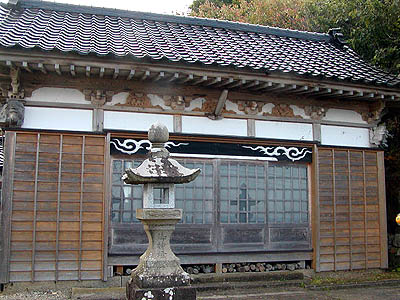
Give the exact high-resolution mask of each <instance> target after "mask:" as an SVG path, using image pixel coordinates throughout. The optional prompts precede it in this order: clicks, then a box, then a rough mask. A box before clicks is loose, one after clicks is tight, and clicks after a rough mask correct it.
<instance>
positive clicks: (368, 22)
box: [304, 0, 400, 73]
mask: <svg viewBox="0 0 400 300" xmlns="http://www.w3.org/2000/svg"><path fill="white" fill-rule="evenodd" d="M305 1H306V3H305V6H304V7H305V10H306V12H305V14H306V15H307V20H308V23H309V28H310V29H311V30H313V31H319V32H327V30H328V29H329V28H332V27H340V28H342V32H343V34H344V36H345V37H347V39H348V42H349V45H350V47H351V48H353V49H354V50H355V51H356V52H357V53H359V54H360V55H361V56H362V57H363V58H364V59H366V60H368V61H370V62H371V63H373V64H376V65H379V66H380V67H382V68H384V69H386V70H387V71H389V72H394V73H399V72H400V0H305Z"/></svg>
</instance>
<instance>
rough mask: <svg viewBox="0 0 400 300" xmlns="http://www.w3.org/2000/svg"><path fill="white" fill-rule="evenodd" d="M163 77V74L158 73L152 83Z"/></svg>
mask: <svg viewBox="0 0 400 300" xmlns="http://www.w3.org/2000/svg"><path fill="white" fill-rule="evenodd" d="M164 77H165V72H162V71H161V72H160V73H158V74H157V75H156V76H155V77H154V78H153V81H159V80H160V79H163V78H164Z"/></svg>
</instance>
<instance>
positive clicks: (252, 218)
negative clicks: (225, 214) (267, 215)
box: [249, 213, 257, 223]
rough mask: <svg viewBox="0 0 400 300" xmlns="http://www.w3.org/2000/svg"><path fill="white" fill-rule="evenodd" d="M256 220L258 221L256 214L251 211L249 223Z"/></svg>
mask: <svg viewBox="0 0 400 300" xmlns="http://www.w3.org/2000/svg"><path fill="white" fill-rule="evenodd" d="M256 222H257V219H256V214H254V213H249V223H256Z"/></svg>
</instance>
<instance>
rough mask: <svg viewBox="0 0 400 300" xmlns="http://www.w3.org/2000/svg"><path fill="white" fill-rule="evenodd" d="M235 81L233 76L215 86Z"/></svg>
mask: <svg viewBox="0 0 400 300" xmlns="http://www.w3.org/2000/svg"><path fill="white" fill-rule="evenodd" d="M232 82H233V78H228V79H227V80H224V81H222V82H221V83H219V84H217V85H215V86H214V87H223V86H226V85H228V84H231V83H232Z"/></svg>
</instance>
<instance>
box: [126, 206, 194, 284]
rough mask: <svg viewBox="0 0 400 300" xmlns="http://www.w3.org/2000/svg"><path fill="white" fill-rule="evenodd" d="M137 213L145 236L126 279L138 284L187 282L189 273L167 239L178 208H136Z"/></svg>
mask: <svg viewBox="0 0 400 300" xmlns="http://www.w3.org/2000/svg"><path fill="white" fill-rule="evenodd" d="M137 217H138V219H139V220H141V222H142V223H143V225H144V230H145V232H146V235H147V237H148V239H149V246H148V248H147V250H146V252H145V253H144V254H143V255H142V256H141V257H140V261H139V265H138V266H137V268H136V269H135V270H133V272H132V275H131V280H130V282H131V283H132V284H134V285H135V286H136V287H139V288H168V287H177V286H187V285H189V284H190V277H189V275H188V274H187V273H186V272H185V271H184V270H183V269H182V267H181V266H180V262H179V259H178V258H177V257H176V256H175V254H174V253H173V252H172V250H171V245H170V239H171V235H172V232H173V231H174V230H175V225H176V223H177V222H178V221H179V220H180V219H181V217H182V210H180V209H138V210H137Z"/></svg>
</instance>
